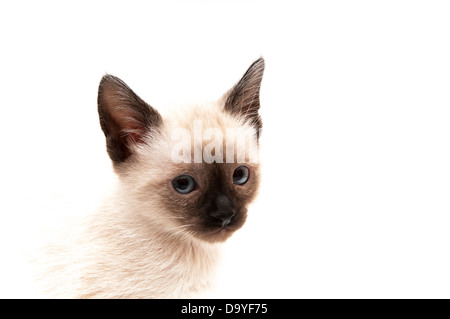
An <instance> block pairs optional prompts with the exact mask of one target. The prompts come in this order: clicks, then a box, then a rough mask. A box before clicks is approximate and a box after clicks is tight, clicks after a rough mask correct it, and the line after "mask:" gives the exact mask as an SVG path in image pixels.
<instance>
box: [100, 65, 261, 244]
mask: <svg viewBox="0 0 450 319" xmlns="http://www.w3.org/2000/svg"><path fill="white" fill-rule="evenodd" d="M263 70H264V61H263V60H262V59H259V60H257V61H256V62H255V63H254V64H253V65H252V66H251V67H250V68H249V70H248V71H247V73H246V74H245V75H244V77H243V78H242V79H241V80H240V81H239V82H238V84H236V86H235V87H234V88H233V89H232V90H230V91H229V92H227V94H226V95H225V96H224V97H223V98H222V99H220V100H219V101H218V102H217V103H213V104H211V105H206V106H193V107H191V108H186V109H184V110H183V111H181V112H177V113H175V114H168V115H167V116H164V117H162V116H161V115H160V114H159V113H158V112H157V111H156V110H155V109H153V108H152V107H151V106H149V105H148V104H146V103H145V102H144V101H142V100H141V99H140V98H139V97H138V96H137V95H136V94H135V93H134V92H133V91H131V89H130V88H129V87H128V86H126V84H125V83H124V82H122V81H121V80H119V79H118V78H115V77H112V76H109V75H107V76H105V77H104V78H103V79H102V82H101V83H100V88H99V98H98V101H99V115H100V123H101V126H102V129H103V131H104V133H105V136H106V140H107V150H108V154H109V155H110V157H111V159H112V161H113V164H114V168H115V170H116V172H117V173H118V175H119V177H121V181H122V183H123V185H124V187H126V191H127V194H130V196H129V198H130V201H133V203H132V204H131V203H130V209H133V207H139V208H140V210H141V211H142V209H143V210H144V214H148V217H149V218H148V222H155V221H157V222H158V223H159V224H160V225H161V227H166V229H167V230H168V231H171V232H173V234H177V235H180V236H193V237H195V238H198V239H201V240H204V241H207V242H220V241H224V240H226V239H227V238H228V237H230V236H231V235H232V234H233V232H235V231H236V230H237V229H239V228H241V227H242V225H243V224H244V223H245V220H246V218H247V207H248V205H249V204H250V203H251V202H252V200H253V199H254V198H255V196H256V193H257V190H258V185H259V179H260V178H259V165H258V163H257V148H258V137H259V132H260V129H261V120H260V118H259V115H258V109H259V87H260V83H261V79H262V73H263ZM230 132H234V134H235V135H234V136H232V135H230ZM230 136H232V138H230ZM243 136H244V139H241V141H243V143H240V142H239V138H240V137H243ZM255 153H256V154H255ZM255 155H256V156H255ZM146 208H148V211H147V210H146Z"/></svg>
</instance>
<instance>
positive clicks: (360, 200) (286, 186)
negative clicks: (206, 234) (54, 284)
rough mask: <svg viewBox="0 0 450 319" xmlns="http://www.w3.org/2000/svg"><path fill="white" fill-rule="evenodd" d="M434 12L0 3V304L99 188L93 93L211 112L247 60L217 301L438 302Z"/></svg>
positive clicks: (439, 128) (448, 151)
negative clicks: (244, 116)
mask: <svg viewBox="0 0 450 319" xmlns="http://www.w3.org/2000/svg"><path fill="white" fill-rule="evenodd" d="M449 17H450V5H448V2H446V1H292V2H286V1H273V2H265V1H221V2H220V1H208V2H207V1H164V2H163V1H160V2H157V3H152V2H149V1H76V2H71V3H68V2H66V1H64V2H62V1H52V2H51V1H28V2H24V1H14V2H12V1H8V2H7V1H3V2H1V3H0V110H1V113H0V139H1V156H0V161H1V165H0V170H1V172H0V173H1V175H0V179H1V181H0V186H1V193H0V194H1V195H0V196H1V204H0V209H1V211H0V216H1V217H0V223H1V224H0V231H1V234H0V248H1V249H2V252H1V254H2V258H1V262H0V271H1V272H0V280H1V282H0V286H1V289H0V291H1V293H0V296H2V297H16V296H30V295H31V291H28V286H27V284H26V280H25V279H24V278H25V273H26V268H25V266H24V264H23V263H22V261H23V259H25V255H26V251H27V247H31V246H32V244H34V243H35V242H37V241H38V240H39V237H36V235H34V231H35V229H37V228H39V227H40V226H41V225H40V224H42V223H44V222H43V221H44V220H46V219H47V220H48V216H54V215H52V214H55V212H56V213H57V215H58V216H60V217H61V216H63V217H62V218H64V214H66V211H70V210H72V211H73V210H76V209H83V207H85V206H88V205H90V204H91V203H93V202H95V201H98V200H99V199H100V198H101V194H102V193H104V192H105V191H106V190H107V189H108V187H109V185H110V184H111V183H112V181H113V177H112V173H111V165H110V161H109V158H108V157H107V155H106V152H105V147H104V137H103V133H102V132H101V130H100V127H99V124H98V118H97V113H96V95H97V86H98V82H99V80H100V78H101V76H102V75H103V74H105V73H106V72H108V73H111V74H114V75H117V76H119V77H121V78H122V79H123V80H125V81H126V82H127V83H128V84H129V85H130V86H131V87H132V88H133V89H134V91H135V92H137V93H138V94H139V95H140V96H141V97H142V98H143V99H144V100H146V101H147V102H149V103H150V104H151V105H153V106H155V107H156V108H158V107H164V105H168V104H171V103H178V102H183V101H187V102H189V101H192V100H197V99H200V100H202V99H206V100H208V99H216V98H218V97H219V96H220V95H221V94H222V93H224V92H225V91H226V90H228V89H229V88H230V87H231V86H232V85H233V84H234V83H235V82H236V81H237V80H238V79H239V78H240V77H241V76H242V74H243V73H244V72H245V70H246V69H247V67H248V66H249V65H250V64H251V63H252V62H253V61H254V60H255V59H256V58H258V57H259V56H261V55H262V56H264V57H265V60H266V73H265V77H264V80H263V86H262V92H261V103H262V109H261V115H262V117H263V121H264V128H263V134H262V138H261V151H262V164H263V174H264V175H263V181H262V185H261V192H260V196H259V198H258V200H257V201H256V202H255V203H254V205H253V206H252V208H251V210H250V216H249V219H248V223H247V224H246V225H245V227H244V228H243V229H242V230H240V231H239V232H238V233H236V234H235V235H234V237H232V238H231V239H230V241H229V242H227V243H226V246H225V249H226V254H225V259H224V262H223V264H222V265H223V267H222V268H221V273H220V282H219V284H218V286H217V291H218V292H217V294H218V295H219V296H225V297H236V298H240V297H249V298H251V297H269V298H271V297H274V298H278V297H287V298H317V297H320V298H351V297H357V298H370V297H375V298H381V297H384V298H409V297H446V298H449V297H450V290H449V287H450V271H449V269H450V253H449V251H450V249H449V248H450V231H449V229H450V18H449Z"/></svg>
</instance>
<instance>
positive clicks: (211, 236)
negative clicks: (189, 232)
mask: <svg viewBox="0 0 450 319" xmlns="http://www.w3.org/2000/svg"><path fill="white" fill-rule="evenodd" d="M239 228H240V227H239ZM239 228H234V227H233V228H232V227H224V228H218V229H213V230H209V231H204V232H200V233H196V234H195V237H196V238H198V239H200V240H203V241H206V242H208V243H223V242H225V241H226V240H227V239H228V238H230V237H231V236H232V235H233V234H234V233H235V232H236V230H238V229H239Z"/></svg>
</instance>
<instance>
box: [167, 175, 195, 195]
mask: <svg viewBox="0 0 450 319" xmlns="http://www.w3.org/2000/svg"><path fill="white" fill-rule="evenodd" d="M172 185H173V188H175V190H176V191H177V192H178V193H180V194H187V193H190V192H192V191H193V190H194V189H195V185H196V184H195V180H194V178H193V177H192V176H189V175H180V176H177V177H175V178H174V179H173V180H172Z"/></svg>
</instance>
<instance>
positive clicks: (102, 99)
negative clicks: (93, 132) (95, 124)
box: [97, 74, 162, 164]
mask: <svg viewBox="0 0 450 319" xmlns="http://www.w3.org/2000/svg"><path fill="white" fill-rule="evenodd" d="M97 102H98V115H99V117H100V126H101V128H102V130H103V133H105V136H106V147H107V151H108V154H109V157H110V158H111V160H112V161H113V163H114V164H119V163H121V162H124V161H125V160H126V159H127V158H128V157H130V156H131V154H132V151H131V150H132V148H131V145H132V144H134V143H142V142H143V141H144V136H145V135H146V134H147V133H149V132H151V131H152V130H155V129H157V128H158V126H159V125H160V124H161V123H162V118H161V116H160V115H159V113H158V112H157V111H156V110H155V109H153V108H152V107H151V106H150V105H148V104H147V103H145V102H144V101H143V100H142V99H141V98H140V97H139V96H137V95H136V94H135V93H134V92H133V91H132V90H131V89H130V88H129V87H128V85H126V84H125V82H123V81H122V80H121V79H119V78H117V77H115V76H112V75H109V74H108V75H105V76H104V77H103V78H102V80H101V81H100V85H99V88H98V101H97Z"/></svg>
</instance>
